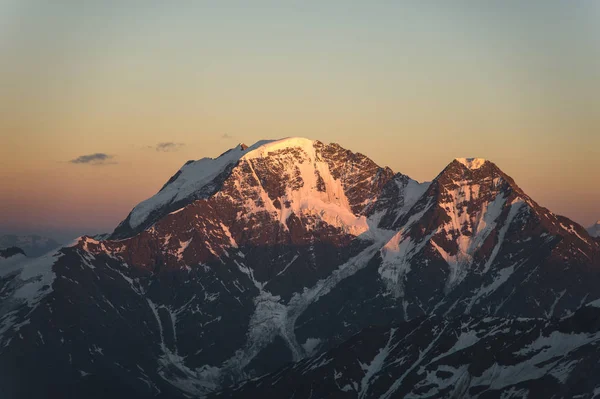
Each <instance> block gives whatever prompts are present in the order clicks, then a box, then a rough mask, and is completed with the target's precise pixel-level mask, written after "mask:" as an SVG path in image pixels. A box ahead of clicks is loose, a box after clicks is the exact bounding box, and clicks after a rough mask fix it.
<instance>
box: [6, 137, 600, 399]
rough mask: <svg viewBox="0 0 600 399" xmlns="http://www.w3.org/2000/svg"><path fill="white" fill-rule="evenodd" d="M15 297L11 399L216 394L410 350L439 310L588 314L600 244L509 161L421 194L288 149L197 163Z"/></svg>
mask: <svg viewBox="0 0 600 399" xmlns="http://www.w3.org/2000/svg"><path fill="white" fill-rule="evenodd" d="M0 294H1V295H2V296H3V302H2V304H1V306H0V386H2V387H3V390H5V391H3V392H8V397H47V396H48V394H47V392H55V393H56V395H58V396H65V394H66V392H68V393H69V394H72V395H75V396H78V397H90V395H93V394H94V393H95V392H102V393H103V395H104V396H111V397H114V398H137V397H139V398H142V397H149V396H161V395H162V397H189V396H203V395H207V394H211V393H212V394H216V393H217V392H219V391H220V390H222V389H224V388H226V387H230V386H232V385H234V384H237V383H241V382H242V381H244V380H246V379H250V378H255V377H257V376H260V375H263V374H265V373H270V372H275V371H276V370H278V369H279V368H281V367H284V366H285V365H286V364H288V363H290V362H300V363H294V365H293V366H291V367H304V366H302V365H306V364H307V363H306V362H307V361H308V364H309V366H307V367H313V366H314V367H315V369H318V368H322V367H324V366H325V364H321V363H319V360H318V359H319V356H321V355H322V354H324V353H326V351H330V350H333V349H334V348H336V347H337V346H338V345H346V344H345V343H346V342H350V341H348V340H351V339H352V337H353V336H354V335H355V334H363V332H364V331H368V328H370V326H373V325H377V326H382V327H381V329H380V330H378V331H379V332H378V333H377V334H376V335H377V340H380V339H381V337H382V336H387V337H388V338H389V340H390V341H389V342H390V343H392V342H393V339H392V336H393V334H391V335H390V334H388V333H386V332H387V331H390V330H389V328H392V329H396V328H397V327H389V326H397V325H400V327H398V328H400V329H407V330H406V331H408V332H407V334H408V333H409V330H410V328H409V327H407V326H413V325H415V324H419V323H420V322H419V320H423V318H436V319H435V320H438V319H440V320H442V321H439V322H438V321H435V322H432V323H434V324H435V325H433V324H432V326H433V327H432V328H434V329H436V330H435V331H437V328H438V327H436V326H441V327H439V328H442V329H444V328H445V327H444V326H446V325H447V324H445V322H444V321H443V320H446V319H456V318H459V319H460V318H462V317H465V318H467V319H468V323H470V324H469V325H473V326H475V325H477V326H479V327H477V328H478V330H477V331H484V330H485V331H488V330H486V329H487V328H488V326H487V324H486V325H485V326H483V327H481V326H480V325H479V324H478V323H479V322H478V320H482V319H483V320H487V319H486V318H488V317H494V318H497V319H498V320H513V319H514V320H518V319H522V318H524V317H527V318H536V319H540V320H548V319H552V318H554V317H562V318H564V317H570V316H571V315H573V314H574V312H576V311H577V310H578V309H580V308H582V307H583V306H584V305H585V304H586V303H588V302H592V301H594V300H597V299H600V243H598V242H597V241H596V240H594V239H593V238H592V237H590V235H589V234H588V233H587V232H586V230H585V229H584V228H582V227H581V226H579V225H578V224H576V223H574V222H572V221H570V220H569V219H567V218H564V217H562V216H558V215H555V214H553V213H552V212H551V211H549V210H547V209H545V208H543V207H541V206H540V205H538V204H537V203H536V202H535V201H534V200H533V199H531V198H530V197H529V196H527V194H525V193H524V192H523V190H521V189H520V188H519V187H518V186H517V184H516V183H515V182H514V181H513V179H512V178H510V176H508V175H506V174H505V173H504V172H503V171H502V170H500V169H499V168H498V167H497V166H496V165H495V164H494V163H493V162H491V161H486V160H482V159H478V158H457V159H456V160H454V161H452V162H450V163H449V164H448V165H447V166H446V168H444V170H443V171H442V172H441V173H440V174H439V175H438V176H436V177H435V178H434V179H433V180H432V181H431V182H428V183H419V182H417V181H415V180H413V179H411V178H410V177H408V176H406V175H404V174H401V173H397V172H394V171H392V170H391V169H390V168H387V167H381V166H379V165H377V164H376V163H375V162H373V161H372V160H371V159H369V158H368V157H366V156H365V155H362V154H360V153H354V152H351V151H349V150H347V149H344V148H342V147H341V146H339V145H338V144H334V143H332V144H325V143H322V142H320V141H317V140H308V139H304V138H288V139H283V140H276V141H260V142H258V143H256V144H254V145H252V146H250V147H246V146H244V145H239V146H237V147H235V148H232V149H230V150H228V151H226V152H225V153H223V154H222V155H221V156H219V157H217V158H214V159H213V158H203V159H201V160H198V161H190V162H187V163H186V164H185V165H184V166H183V167H182V168H181V169H180V170H179V171H178V172H177V173H175V174H174V175H173V177H172V178H171V179H169V180H168V181H167V182H166V184H165V185H164V186H163V187H162V188H161V189H160V190H159V191H158V192H157V194H155V195H154V196H152V197H151V198H149V199H147V200H145V201H143V202H141V203H140V204H138V205H137V206H135V207H134V208H133V209H132V211H131V212H130V214H129V215H128V216H127V218H126V219H125V220H123V221H122V222H121V223H120V224H119V226H117V227H116V229H115V230H114V232H113V233H112V235H111V236H110V237H108V239H104V240H100V239H95V238H92V237H87V236H84V237H81V238H79V239H78V240H77V241H76V242H75V243H74V244H73V245H71V246H69V247H65V248H62V249H60V250H58V251H57V252H56V253H54V254H49V255H47V256H45V257H42V258H39V259H36V260H35V261H32V262H27V263H25V264H24V265H23V266H22V267H20V269H18V270H16V269H13V268H11V269H10V271H7V272H6V273H5V274H0ZM432 320H433V319H432ZM402 323H409V324H402ZM410 323H412V324H410ZM486 323H487V322H486ZM498 323H501V322H500V321H499V322H498ZM542 324H543V322H538V324H536V325H537V326H541V325H542ZM460 325H461V324H460V323H458V324H456V323H454V324H452V326H453V327H452V328H453V329H454V330H453V331H455V330H456V328H459V327H460ZM456 326H459V327H456ZM388 327H389V328H388ZM526 327H527V326H526V325H523V329H524V330H526ZM489 328H492V327H489ZM498 328H499V327H498ZM520 328H521V327H519V331H520ZM540 328H541V327H540ZM557 328H558V327H557ZM560 328H562V327H560ZM365 329H367V330H365ZM394 331H395V330H394ZM398 331H404V330H398ZM449 331H450V330H449ZM488 332H489V331H488ZM386 334H387V335H386ZM474 334H475V333H474ZM490 334H492V332H490ZM503 334H505V336H503V340H504V342H507V343H508V344H509V343H510V342H511V333H510V332H503ZM430 335H431V334H429V335H428V334H423V335H421V334H419V336H420V337H421V336H422V337H423V339H429V338H431V341H428V342H419V343H418V345H416V344H415V345H416V346H415V348H417V347H421V346H422V347H423V348H427V347H431V346H430V345H433V344H434V341H435V339H436V338H435V337H430ZM513 335H514V334H513ZM453 336H454V335H449V336H448V337H453ZM467 338H468V337H467ZM467 338H465V339H464V340H462V339H461V341H460V343H457V344H456V345H458V346H459V347H460V345H467V344H468V343H469V342H471V341H469V340H468V339H467ZM448 339H449V340H450V341H448V342H453V341H451V338H448ZM407 342H412V341H407ZM419 345H420V346H419ZM350 346H352V345H350ZM342 347H347V345H346V346H342ZM358 347H360V345H359V346H357V348H358ZM388 349H389V348H388ZM457 350H458V349H457ZM382 351H383V352H380V353H382V355H381V356H384V353H387V352H385V351H384V348H382ZM327 353H329V355H328V356H329V357H331V356H332V355H331V352H327ZM423 353H425V352H423ZM311 356H315V358H311ZM377 356H380V355H377ZM413 357H414V356H413ZM413 357H411V359H412V358H413ZM306 358H309V359H312V360H303V359H306ZM418 358H419V356H417V357H414V359H413V360H414V362H413V364H414V366H413V365H411V366H408V367H409V368H408V369H407V370H404V371H403V373H405V372H406V373H409V372H410V371H411V370H413V369H415V370H417V366H418ZM315 359H317V360H315ZM348 359H349V358H344V354H343V353H342V354H340V358H339V359H336V360H335V361H336V364H340V367H343V366H342V365H343V364H344V362H345V361H349V360H348ZM407 359H408V358H407ZM433 359H434V360H435V358H433ZM519 359H521V358H520V357H518V356H517V357H515V359H514V362H516V363H518V362H519V361H520V360H519ZM380 360H381V362H383V360H384V359H380ZM434 360H431V361H434ZM313 361H314V363H313ZM511 361H513V360H511ZM352 362H354V360H352ZM378 362H379V360H377V359H375V360H373V361H372V363H371V365H373V367H375V365H376V364H378ZM381 362H379V363H381ZM15 364H18V365H19V367H15V366H14V365H15ZM363 366H364V367H363ZM288 367H290V366H288ZM336 367H337V366H336ZM347 367H351V366H350V365H347ZM352 367H354V366H352ZM370 367H371V366H368V365H367V364H366V363H365V364H362V363H361V370H364V374H365V377H364V378H367V374H369V373H371V374H373V373H375V372H376V371H377V370H375V369H373V370H371V372H370V371H369V370H370ZM461 367H462V366H461ZM565 367H566V366H565ZM286 370H289V369H286ZM336 370H337V371H333V372H334V373H336V375H337V373H338V372H341V371H340V370H342V369H341V368H340V369H339V370H338V369H337V368H336ZM467 371H468V370H467V369H466V368H465V370H464V371H463V372H462V373H463V374H464V375H467V374H465V373H467ZM567 371H568V370H567ZM567 371H565V373H566V375H567V376H568V372H567ZM468 372H469V373H470V372H471V371H468ZM472 372H473V373H475V371H472ZM490 373H491V371H490ZM563 374H564V373H563ZM563 374H561V375H563ZM286 375H288V374H287V373H286ZM294 375H295V374H292V376H294ZM31 376H36V377H35V382H36V383H35V384H31ZM393 377H395V378H392V381H399V382H394V383H393V384H400V385H402V384H404V383H403V382H402V379H401V378H400V377H401V376H400V375H397V376H396V375H395V376H393ZM290 378H292V377H290ZM319 378H321V377H319ZM336 378H337V377H336ZM440 378H441V377H440ZM561 378H562V377H561ZM368 380H369V378H367V381H366V382H364V384H367V385H369V384H368V383H369V381H368ZM511 381H512V380H511ZM515 381H516V380H515ZM488 383H489V382H488ZM517 383H518V381H517V382H514V384H517ZM362 384H363V383H362V382H361V383H360V385H359V383H358V382H356V381H354V382H351V381H348V388H347V387H346V385H341V386H340V392H348V395H350V396H351V397H354V396H356V395H358V393H359V392H361V385H362ZM406 384H410V382H406ZM507 384H508V383H507ZM511 384H512V383H511ZM557 384H559V385H560V384H561V382H560V381H559V382H558V383H557ZM309 385H310V382H309ZM367 385H365V386H367ZM598 386H599V387H600V382H598ZM388 388H390V389H391V387H383V388H382V389H383V391H384V392H385V391H387V389H388ZM396 388H397V387H396ZM405 388H406V387H403V388H402V389H401V391H404V392H408V391H407V390H406V389H405ZM261 389H262V388H261ZM510 389H511V385H510V384H508V385H506V390H507V391H508V390H510ZM364 392H366V393H364V394H361V395H363V396H365V395H366V396H368V395H367V393H368V389H367V388H365V391H364ZM378 392H379V391H378ZM390 392H393V390H391V391H390ZM423 392H425V391H423ZM262 394H264V395H265V396H268V395H269V393H268V392H266V393H265V392H262ZM332 394H333V393H332ZM224 395H226V393H224ZM352 395H354V396H352ZM366 396H365V397H366Z"/></svg>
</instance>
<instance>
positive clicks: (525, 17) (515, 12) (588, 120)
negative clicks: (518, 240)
mask: <svg viewBox="0 0 600 399" xmlns="http://www.w3.org/2000/svg"><path fill="white" fill-rule="evenodd" d="M109 3H110V2H109ZM153 4H154V3H153ZM161 4H162V5H161ZM165 4H166V3H156V5H155V6H152V7H145V8H144V9H140V8H135V7H133V6H128V7H124V6H121V7H120V8H118V9H115V7H108V6H101V5H96V6H94V7H92V6H89V5H88V6H85V5H81V4H80V3H73V4H71V5H70V6H69V7H66V6H62V5H61V6H58V5H55V6H52V7H51V6H44V5H43V4H37V2H33V1H31V2H28V1H23V2H11V1H8V2H5V3H2V5H1V6H0V7H4V9H2V10H0V15H2V19H0V38H1V39H0V51H2V54H3V57H2V58H3V62H2V63H0V87H2V90H1V91H0V135H1V137H0V139H1V143H2V145H0V190H1V191H0V232H7V231H17V230H18V231H19V232H24V231H31V232H36V231H51V230H56V231H59V230H61V229H62V230H69V231H82V232H83V231H88V230H93V232H99V231H109V230H112V228H114V226H116V224H117V223H118V222H119V221H120V220H121V219H122V218H124V217H125V216H126V215H127V213H128V212H129V210H130V209H131V208H132V207H133V206H134V205H135V204H136V203H138V202H139V201H141V200H143V199H145V198H147V197H148V196H150V195H152V194H153V193H155V192H156V191H157V190H158V189H159V188H160V187H161V186H162V184H164V182H165V181H166V180H167V179H168V178H169V177H170V176H171V175H172V174H173V173H174V172H175V171H176V170H177V169H178V168H179V167H180V166H181V165H182V164H183V163H184V162H185V161H187V160H188V159H198V158H201V157H204V156H217V155H218V154H220V153H222V152H223V151H225V150H226V149H228V148H230V147H232V146H234V145H236V144H237V143H238V142H245V143H246V144H252V143H254V142H255V141H258V140H260V139H267V138H281V137H287V136H304V137H309V138H314V139H319V140H321V141H325V142H338V143H339V144H340V145H342V146H344V147H346V148H349V149H352V150H354V151H360V152H362V153H364V154H366V155H368V156H370V157H371V158H372V159H374V160H375V161H376V162H377V163H379V164H380V165H387V166H390V167H391V168H392V169H394V170H395V171H399V172H402V173H405V174H408V175H409V176H411V177H413V178H415V179H418V180H421V181H422V180H430V179H432V178H433V177H435V175H436V174H437V173H438V172H439V171H440V170H441V169H442V168H443V167H444V166H445V165H446V164H447V163H449V162H450V161H451V160H452V159H453V158H455V157H465V156H467V157H468V156H476V157H484V158H488V159H490V160H492V161H494V162H495V163H496V164H498V165H499V166H500V167H501V168H502V169H503V170H504V171H505V172H507V173H508V174H510V175H511V176H513V178H514V179H515V180H516V181H517V183H518V184H519V185H520V186H521V187H522V188H523V189H525V191H526V192H527V193H528V194H529V195H530V196H532V197H533V198H534V199H535V200H536V201H538V202H539V203H540V204H541V205H543V206H546V207H548V208H550V209H551V210H553V211H555V212H557V213H560V214H564V215H566V216H568V217H571V218H573V219H574V220H576V221H578V222H580V223H583V224H585V225H589V224H591V223H592V222H594V221H595V220H596V219H599V218H600V177H598V171H600V116H599V115H600V112H597V111H598V110H599V109H600V28H599V24H597V20H598V18H599V17H600V11H599V10H600V6H598V3H596V2H582V3H581V4H580V5H579V4H578V6H574V5H573V4H574V3H572V2H571V3H569V4H567V3H565V2H559V1H556V2H555V1H549V2H544V3H543V4H542V5H537V6H536V5H519V6H513V7H509V6H501V5H495V6H484V5H480V6H478V7H472V6H470V7H467V6H466V5H465V6H461V5H457V4H453V7H449V6H448V5H447V3H446V5H444V4H445V3H441V2H440V3H439V4H438V5H437V6H436V7H433V6H425V5H422V4H421V5H419V2H415V3H414V4H413V5H412V6H411V7H408V6H406V5H405V6H400V5H393V4H388V3H379V2H373V3H370V4H367V3H365V4H363V5H360V6H359V5H356V6H354V5H352V6H349V5H346V6H344V7H341V5H342V4H345V3H337V2H332V3H328V4H327V5H323V6H316V5H314V6H313V5H310V6H309V5H302V4H301V3H298V4H295V5H291V4H292V3H290V5H286V6H284V5H281V4H279V3H276V2H258V3H257V4H256V5H255V6H254V7H252V8H248V7H247V5H246V4H247V3H244V2H227V3H226V5H223V3H220V4H219V3H216V2H215V3H204V4H205V7H202V8H201V7H199V6H187V8H175V7H172V6H171V7H168V6H167V5H165ZM208 4H211V5H210V6H209V5H208ZM161 142H173V143H180V144H181V145H179V146H178V147H177V148H175V150H176V151H170V152H160V151H156V150H155V149H154V147H155V146H156V145H157V144H158V143H161ZM149 147H152V148H149ZM94 153H105V154H108V155H110V156H112V158H110V159H109V164H107V165H90V164H73V163H70V162H69V161H70V160H73V159H76V158H77V157H79V156H82V155H89V154H94Z"/></svg>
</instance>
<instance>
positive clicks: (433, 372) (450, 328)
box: [211, 305, 600, 399]
mask: <svg viewBox="0 0 600 399" xmlns="http://www.w3.org/2000/svg"><path fill="white" fill-rule="evenodd" d="M596 306H597V305H596ZM596 306H587V307H584V308H582V309H580V310H578V311H577V312H575V313H574V314H572V315H570V316H568V317H566V318H563V319H550V320H549V319H541V318H501V317H486V318H473V317H470V316H467V315H464V316H457V317H453V318H442V317H425V316H423V317H419V318H416V319H413V320H411V321H409V322H405V323H400V324H397V325H393V326H391V327H369V328H366V329H364V330H363V331H361V332H360V333H359V334H357V335H355V336H353V337H351V338H350V339H348V340H347V341H345V342H344V343H342V344H341V345H340V346H338V347H336V348H334V349H331V350H330V351H327V352H323V353H321V354H318V355H315V356H313V357H310V358H308V359H304V360H302V361H300V362H297V363H292V364H289V365H287V366H285V367H283V368H282V369H280V370H278V371H276V372H274V373H272V374H269V375H266V376H263V377H261V378H258V379H255V380H252V381H248V382H246V383H244V384H243V385H240V386H236V387H233V388H229V389H227V390H225V391H222V392H220V393H218V394H214V395H211V397H220V398H261V397H277V398H288V397H300V398H308V397H316V398H324V397H328V398H405V397H406V398H408V397H410V398H432V399H433V398H482V399H483V398H500V397H501V398H527V397H529V398H550V397H552V398H592V397H596V395H597V394H598V393H599V392H600V380H599V379H598V377H597V375H598V372H599V371H600V352H599V351H598V344H599V343H600V309H599V308H598V307H596Z"/></svg>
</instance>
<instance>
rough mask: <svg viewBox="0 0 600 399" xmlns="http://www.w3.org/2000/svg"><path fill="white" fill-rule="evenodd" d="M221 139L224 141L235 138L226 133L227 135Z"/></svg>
mask: <svg viewBox="0 0 600 399" xmlns="http://www.w3.org/2000/svg"><path fill="white" fill-rule="evenodd" d="M221 138H222V139H232V138H233V136H232V135H230V134H227V133H225V134H223V135H222V136H221Z"/></svg>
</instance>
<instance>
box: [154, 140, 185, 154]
mask: <svg viewBox="0 0 600 399" xmlns="http://www.w3.org/2000/svg"><path fill="white" fill-rule="evenodd" d="M184 145H185V144H184V143H173V142H171V141H169V142H165V143H158V144H157V145H156V147H155V149H156V151H159V152H171V151H177V150H179V149H180V148H181V147H183V146H184Z"/></svg>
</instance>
